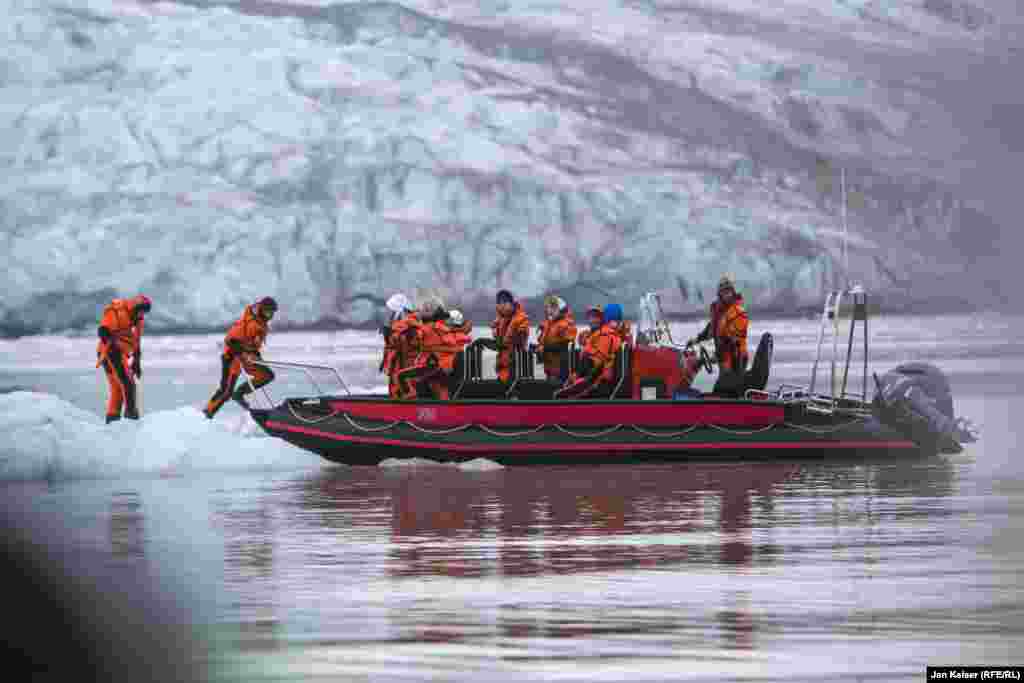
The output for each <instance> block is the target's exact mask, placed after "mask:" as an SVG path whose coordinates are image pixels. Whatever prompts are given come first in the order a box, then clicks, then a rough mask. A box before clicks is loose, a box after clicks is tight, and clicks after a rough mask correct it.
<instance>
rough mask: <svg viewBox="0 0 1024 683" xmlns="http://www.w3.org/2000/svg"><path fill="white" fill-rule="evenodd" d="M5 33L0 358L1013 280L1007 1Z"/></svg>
mask: <svg viewBox="0 0 1024 683" xmlns="http://www.w3.org/2000/svg"><path fill="white" fill-rule="evenodd" d="M0 6H2V7H3V9H4V16H5V17H6V19H7V21H6V22H4V25H3V27H2V28H0V32H2V33H0V40H2V42H3V45H4V50H3V52H2V54H0V92H2V97H0V140H2V141H3V144H2V145H0V166H2V169H3V175H2V181H0V240H2V246H0V259H2V261H0V266H2V267H0V289H2V290H3V291H4V293H5V294H4V296H3V297H2V299H0V329H2V331H4V332H6V333H8V334H27V333H37V332H46V331H54V330H63V329H68V328H75V327H86V326H89V325H91V324H93V323H94V321H95V320H96V318H97V316H98V313H99V308H100V306H101V305H102V304H103V303H104V302H105V301H107V300H109V299H110V298H111V297H113V296H117V295H128V294H133V293H135V292H139V291H143V292H145V293H147V294H148V295H149V296H151V297H152V298H153V299H154V301H155V302H156V305H155V307H154V310H153V313H152V315H151V316H149V322H148V323H147V324H148V325H149V326H150V328H151V329H164V330H175V329H197V328H210V327H216V326H219V325H223V324H225V323H228V322H230V321H231V320H233V319H234V317H236V316H237V315H238V313H239V311H240V310H241V307H242V306H243V305H244V304H246V303H248V302H250V301H252V300H254V299H255V298H257V297H259V296H262V295H265V294H272V295H273V296H275V297H276V298H278V300H279V301H281V302H282V304H283V305H282V309H281V312H280V314H279V319H280V321H281V322H282V323H284V324H286V325H310V324H318V323H319V324H324V323H329V324H338V325H358V324H365V323H368V322H372V321H373V320H374V318H375V316H376V315H378V312H379V308H380V304H381V303H382V302H383V300H384V299H385V298H386V297H387V296H388V295H389V294H390V293H392V292H393V291H397V290H405V291H408V292H410V293H413V292H416V291H418V290H423V289H425V288H430V289H434V290H440V291H441V292H442V293H444V294H445V296H446V297H447V299H448V301H449V303H450V304H451V305H456V306H459V307H462V308H465V309H468V310H470V311H481V312H484V311H486V310H487V309H488V308H489V307H490V305H491V302H492V301H493V292H494V291H495V290H496V289H498V288H509V289H512V290H513V291H514V292H516V293H517V294H518V295H519V296H521V297H524V298H527V299H529V298H532V297H539V296H542V295H543V294H545V293H546V292H549V291H558V292H561V293H562V294H563V295H564V296H566V298H567V299H569V300H570V303H572V304H573V305H575V306H581V305H584V304H587V303H591V302H594V301H601V300H604V299H605V298H607V297H616V298H619V299H620V300H622V301H623V302H625V303H626V304H627V306H628V304H631V303H633V302H635V301H636V299H637V298H638V297H639V294H640V293H641V292H642V291H645V290H648V289H657V290H659V291H661V292H662V294H663V299H664V301H665V303H666V307H667V309H668V310H670V311H671V312H675V313H689V312H695V311H698V310H700V309H702V308H703V307H704V306H705V304H706V300H707V299H708V298H709V296H710V290H711V288H712V287H713V286H714V284H715V282H717V279H718V276H719V275H720V274H721V273H722V272H723V271H730V272H733V273H735V274H736V276H737V279H738V281H739V283H740V285H741V288H742V290H743V291H744V294H745V296H746V298H747V300H748V302H749V303H750V305H751V307H753V308H754V309H755V310H756V309H757V307H759V306H760V307H762V308H774V309H776V310H784V309H792V308H794V307H800V306H812V305H818V304H819V303H820V301H821V297H822V293H823V291H825V290H826V289H827V288H829V287H833V286H837V285H840V284H842V283H843V281H844V279H847V278H850V279H856V280H858V281H860V282H863V283H864V284H865V285H867V286H868V287H869V289H870V290H872V291H874V292H877V293H878V294H879V295H880V296H881V297H882V299H883V301H888V302H896V303H899V302H904V303H907V305H911V304H913V303H914V302H924V301H933V302H934V301H939V302H949V303H955V304H960V303H964V302H970V303H972V304H975V305H992V304H1002V303H1004V302H1005V301H1006V300H1007V298H1008V292H1009V291H1010V285H1009V284H1008V281H1009V280H1010V279H1011V278H1013V277H1017V276H1016V270H1014V267H1013V255H1014V254H1015V253H1019V248H1020V246H1021V245H1020V241H1019V240H1020V237H1019V236H1018V234H1017V231H1016V230H1015V229H1013V220H1014V219H1015V216H1014V213H1015V207H1014V206H1013V204H1012V197H1013V193H1012V189H1011V186H1010V185H1009V184H1008V182H1009V180H1008V178H1007V176H1008V175H1009V173H1008V171H1009V170H1010V169H1012V168H1013V166H1012V164H1013V163H1014V161H1015V160H1014V154H1015V153H1019V151H1020V147H1019V146H1018V145H1019V141H1016V140H1015V139H1011V138H1010V137H1008V134H1007V130H1009V128H1007V126H1009V125H1010V124H1008V123H1007V121H1016V120H1018V119H1017V118H1016V116H1017V114H1019V112H1021V111H1024V105H1021V104H1020V103H1019V102H1014V101H1012V98H1010V97H1009V96H1003V97H1002V98H1001V99H1000V98H996V100H992V97H994V95H993V94H992V92H990V91H989V90H984V89H983V84H982V81H984V80H985V78H993V79H996V81H997V82H996V84H995V85H994V86H993V88H994V89H995V91H998V90H1000V89H1005V83H1012V82H1016V81H1015V80H1011V79H1010V78H1009V74H1012V73H1016V71H1014V69H1016V68H1017V67H1019V66H1020V65H1019V64H1017V63H1016V62H1015V61H1014V60H1015V59H1017V57H1016V55H1017V52H1016V51H1010V50H1009V46H1010V45H1012V44H1013V42H1014V40H1016V39H1017V37H1018V36H1019V35H1020V34H1019V33H1018V31H1019V29H1020V23H1021V22H1020V20H1019V19H1018V18H1017V17H1016V12H1017V10H1016V8H1015V7H1014V5H1013V4H1012V3H1007V2H1001V1H997V0H991V1H989V2H984V1H981V0H979V1H976V2H963V1H961V0H890V1H888V2H868V1H867V0H834V1H833V2H820V1H811V0H789V1H788V2H783V3H762V2H753V1H751V0H716V1H715V2H711V1H710V0H689V1H687V2H682V1H679V0H663V1H658V0H635V1H623V2H610V1H609V2H587V1H583V0H578V1H576V2H568V1H566V0H548V1H546V2H540V1H532V0H474V1H473V2H469V1H468V0H455V1H442V0H430V1H428V0H409V1H407V2H403V3H395V2H348V3H340V2H326V1H322V0H302V1H293V0H289V1H283V0H277V1H273V0H233V1H227V0H226V1H224V2H216V1H200V0H195V1H192V2H148V1H143V0H138V1H136V0H2V2H0ZM946 64H951V65H957V66H955V68H954V67H950V68H949V69H947V68H946V67H945V66H944V65H946ZM1000 76H1007V79H1006V80H1005V81H1004V86H1002V88H1001V87H1000V86H999V83H998V80H999V78H1000ZM944 79H945V80H944ZM953 86H957V87H960V90H959V91H957V90H956V88H955V87H953ZM986 98H988V99H986ZM990 100H992V101H991V102H990ZM1000 103H1002V104H1001V105H1000V106H1001V107H1002V108H1000V107H997V106H996V105H997V104H1000ZM989 104H991V105H992V106H989ZM1012 125H1013V126H1014V127H1016V126H1017V124H1016V123H1013V124H1012ZM840 169H845V174H846V175H845V177H846V182H847V186H848V189H849V192H848V196H849V199H848V230H849V237H848V239H849V246H848V249H849V255H848V259H849V268H848V273H844V268H843V258H842V230H841V225H842V219H841V211H842V207H841V201H840ZM1017 270H1019V268H1018V269H1017Z"/></svg>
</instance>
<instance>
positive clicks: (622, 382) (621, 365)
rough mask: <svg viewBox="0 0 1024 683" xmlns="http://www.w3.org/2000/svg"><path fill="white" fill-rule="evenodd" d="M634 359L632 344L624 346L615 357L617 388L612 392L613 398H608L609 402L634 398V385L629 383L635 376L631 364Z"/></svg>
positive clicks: (613, 379)
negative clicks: (631, 376) (631, 377)
mask: <svg viewBox="0 0 1024 683" xmlns="http://www.w3.org/2000/svg"><path fill="white" fill-rule="evenodd" d="M632 357H633V345H632V344H623V345H622V347H621V348H620V349H619V352H618V353H617V354H616V355H615V375H614V377H613V378H612V383H613V386H614V387H615V388H614V389H613V390H612V393H611V396H609V397H608V398H609V400H610V399H616V398H632V397H633V394H632V392H633V383H632V382H630V381H629V378H630V375H632V374H633V368H632V364H631V363H630V360H631V359H632Z"/></svg>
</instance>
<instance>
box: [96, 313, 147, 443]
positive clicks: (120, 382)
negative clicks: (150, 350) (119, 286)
mask: <svg viewBox="0 0 1024 683" xmlns="http://www.w3.org/2000/svg"><path fill="white" fill-rule="evenodd" d="M152 307H153V302H152V301H150V299H149V297H147V296H145V295H144V294H140V295H138V296H136V297H133V298H131V299H114V300H113V301H111V302H110V303H109V304H107V306H106V308H104V309H103V315H102V317H101V318H100V324H99V328H98V329H97V330H96V332H97V334H98V335H99V338H100V341H99V344H98V345H97V347H96V367H102V368H103V372H104V374H106V376H107V383H108V384H109V385H110V399H109V400H108V401H107V416H106V419H107V424H110V423H111V422H114V421H116V420H120V419H121V409H122V407H123V408H124V417H126V418H127V419H129V420H138V419H139V410H138V405H137V403H136V396H135V379H136V378H138V377H142V330H143V328H144V327H145V322H146V313H149V311H150V310H152ZM129 358H130V359H131V364H130V365H129Z"/></svg>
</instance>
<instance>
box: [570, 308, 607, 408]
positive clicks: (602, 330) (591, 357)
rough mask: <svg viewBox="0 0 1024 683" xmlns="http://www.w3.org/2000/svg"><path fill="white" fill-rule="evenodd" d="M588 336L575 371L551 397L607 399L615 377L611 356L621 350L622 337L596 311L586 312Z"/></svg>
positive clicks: (599, 312) (604, 317)
mask: <svg viewBox="0 0 1024 683" xmlns="http://www.w3.org/2000/svg"><path fill="white" fill-rule="evenodd" d="M587 317H588V318H589V322H590V330H591V332H590V334H589V335H588V336H587V340H586V344H585V345H584V347H583V353H582V354H581V360H580V368H579V372H577V373H574V374H573V375H570V376H569V381H568V382H567V383H566V385H565V386H564V387H562V388H561V389H559V390H558V391H557V392H555V398H556V399H559V398H607V397H608V396H611V393H612V390H613V389H614V387H613V386H612V381H613V380H614V378H615V357H616V355H617V354H618V353H619V349H621V348H622V337H621V336H620V335H619V332H618V329H617V326H616V325H614V324H613V323H616V322H621V320H608V319H607V316H606V315H605V314H604V313H603V312H602V311H601V309H599V308H591V309H590V310H588V311H587Z"/></svg>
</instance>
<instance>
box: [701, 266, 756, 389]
mask: <svg viewBox="0 0 1024 683" xmlns="http://www.w3.org/2000/svg"><path fill="white" fill-rule="evenodd" d="M749 327H750V319H749V318H748V317H747V312H746V311H745V310H744V308H743V296H742V295H740V294H738V293H737V292H736V285H735V282H734V280H733V278H732V277H731V276H730V275H723V276H722V278H721V280H719V282H718V300H717V301H715V302H714V303H712V304H711V320H710V321H709V322H708V324H707V325H706V326H705V327H704V329H703V330H702V331H701V333H700V334H699V335H697V336H696V337H695V338H693V339H691V340H690V341H689V342H688V345H692V344H696V343H699V342H702V341H705V340H707V339H713V340H714V343H715V356H716V358H717V360H718V368H719V371H718V381H716V382H715V388H714V389H713V390H712V391H713V393H714V394H717V395H720V396H738V395H739V393H740V392H741V390H742V386H743V375H744V373H745V372H746V370H747V363H748V362H749V356H748V354H747V329H748V328H749Z"/></svg>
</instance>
